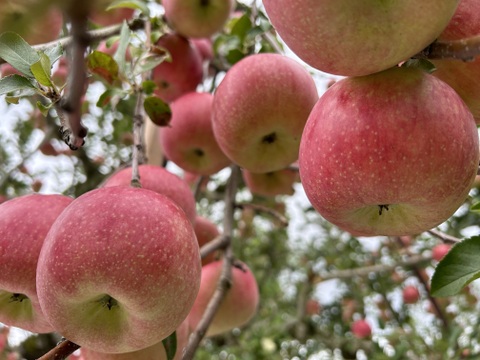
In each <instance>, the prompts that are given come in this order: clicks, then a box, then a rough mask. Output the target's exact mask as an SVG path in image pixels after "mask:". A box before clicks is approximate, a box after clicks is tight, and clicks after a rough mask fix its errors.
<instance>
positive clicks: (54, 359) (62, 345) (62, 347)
mask: <svg viewBox="0 0 480 360" xmlns="http://www.w3.org/2000/svg"><path fill="white" fill-rule="evenodd" d="M78 349H80V345H77V344H75V343H73V342H71V341H70V340H67V339H62V341H60V342H59V343H58V344H57V346H55V347H54V348H53V349H52V350H50V351H49V352H47V353H46V354H45V355H43V356H41V357H39V358H38V359H37V360H64V359H66V358H67V357H68V356H69V355H71V354H73V353H74V352H75V350H78Z"/></svg>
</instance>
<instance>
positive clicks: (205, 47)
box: [191, 38, 215, 61]
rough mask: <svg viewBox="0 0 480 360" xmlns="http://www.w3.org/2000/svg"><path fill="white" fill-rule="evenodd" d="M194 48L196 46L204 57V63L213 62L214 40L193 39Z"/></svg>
mask: <svg viewBox="0 0 480 360" xmlns="http://www.w3.org/2000/svg"><path fill="white" fill-rule="evenodd" d="M191 42H192V44H193V46H195V47H196V48H197V50H198V52H199V54H200V56H201V57H202V60H203V61H208V60H212V59H213V58H214V56H215V54H214V52H213V44H212V39H210V38H200V39H191Z"/></svg>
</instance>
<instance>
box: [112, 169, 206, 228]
mask: <svg viewBox="0 0 480 360" xmlns="http://www.w3.org/2000/svg"><path fill="white" fill-rule="evenodd" d="M138 172H139V175H140V183H141V185H142V188H144V189H148V190H152V191H155V192H157V193H159V194H162V195H165V196H166V197H168V198H170V199H171V200H173V201H174V202H175V203H176V204H177V205H178V206H180V207H181V208H182V210H183V211H184V212H185V214H186V215H187V217H188V219H189V220H190V221H191V223H192V224H193V223H194V222H195V218H196V216H197V210H196V204H195V198H194V197H193V194H192V191H191V190H190V187H189V186H188V184H187V183H186V182H185V181H183V180H182V179H181V178H180V177H178V176H177V175H175V174H173V173H171V172H170V171H168V170H167V169H165V168H163V167H161V166H156V165H146V164H143V165H140V166H139V167H138ZM131 181H132V168H131V167H127V168H125V169H122V170H120V171H118V172H116V173H114V174H113V175H111V176H110V177H109V178H108V179H107V180H106V181H105V183H104V184H103V186H104V187H112V186H120V185H123V186H129V185H130V182H131Z"/></svg>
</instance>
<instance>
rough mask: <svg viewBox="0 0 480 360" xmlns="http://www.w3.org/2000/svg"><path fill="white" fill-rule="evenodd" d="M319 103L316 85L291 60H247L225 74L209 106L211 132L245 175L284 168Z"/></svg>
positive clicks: (265, 57) (294, 154)
mask: <svg viewBox="0 0 480 360" xmlns="http://www.w3.org/2000/svg"><path fill="white" fill-rule="evenodd" d="M317 100H318V93H317V89H316V87H315V83H314V81H313V79H312V77H311V76H310V74H309V73H308V71H307V70H306V69H305V68H303V67H302V66H301V65H300V64H299V63H297V62H296V61H295V60H292V59H290V58H287V57H285V56H282V55H278V54H256V55H250V56H248V57H246V58H244V59H242V60H240V61H239V62H237V63H236V64H235V65H233V66H232V68H231V69H230V70H229V71H228V72H227V74H226V76H225V78H224V79H223V80H222V82H221V83H220V85H219V86H218V88H217V90H216V92H215V96H214V102H213V131H214V134H215V137H216V139H217V141H218V144H219V145H220V148H221V149H222V150H223V152H224V153H225V154H226V155H227V156H228V157H229V158H230V159H231V160H232V161H233V162H234V163H236V164H238V165H239V166H241V167H243V168H245V169H246V170H248V171H251V172H256V173H266V172H271V171H276V170H280V169H283V168H286V167H287V166H288V165H290V164H291V163H292V162H294V161H296V160H297V158H298V148H299V145H300V137H301V135H302V131H303V128H304V126H305V123H306V121H307V118H308V115H309V113H310V111H311V110H312V108H313V106H314V105H315V103H316V101H317Z"/></svg>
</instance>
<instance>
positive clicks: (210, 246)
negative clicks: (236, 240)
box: [200, 235, 230, 259]
mask: <svg viewBox="0 0 480 360" xmlns="http://www.w3.org/2000/svg"><path fill="white" fill-rule="evenodd" d="M229 244H230V238H229V237H228V236H225V235H220V236H217V237H216V238H215V239H213V240H212V241H209V242H208V243H206V244H205V245H203V246H202V247H201V248H200V257H201V258H202V259H204V258H206V257H207V256H208V255H210V254H211V253H213V252H214V251H217V250H220V249H225V247H226V246H228V245H229Z"/></svg>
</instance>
